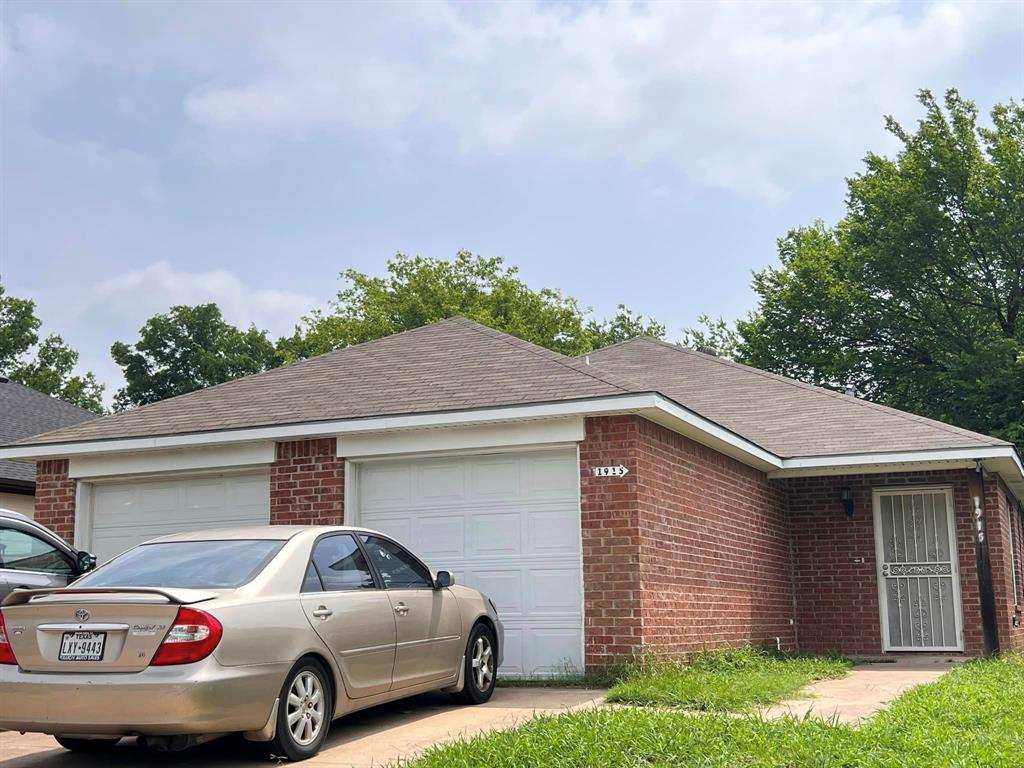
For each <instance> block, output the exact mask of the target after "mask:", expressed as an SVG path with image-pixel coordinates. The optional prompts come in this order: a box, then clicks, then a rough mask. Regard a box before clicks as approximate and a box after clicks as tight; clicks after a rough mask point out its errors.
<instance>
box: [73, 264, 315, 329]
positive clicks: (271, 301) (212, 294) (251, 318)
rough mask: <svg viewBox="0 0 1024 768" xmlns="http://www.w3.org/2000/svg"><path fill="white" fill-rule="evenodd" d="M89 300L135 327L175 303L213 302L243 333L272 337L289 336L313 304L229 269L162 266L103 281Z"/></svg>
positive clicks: (299, 295) (301, 297)
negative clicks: (253, 328)
mask: <svg viewBox="0 0 1024 768" xmlns="http://www.w3.org/2000/svg"><path fill="white" fill-rule="evenodd" d="M91 295H92V303H93V304H102V305H103V306H104V307H105V308H106V311H107V312H109V313H113V314H118V315H121V316H123V317H125V318H126V319H128V318H131V319H132V320H136V321H137V322H138V325H141V324H142V322H144V321H145V320H146V319H147V318H149V317H151V316H152V315H153V314H155V313H157V312H165V311H166V310H167V309H168V307H170V306H172V305H174V304H205V303H209V302H213V303H216V304H217V305H219V306H220V309H221V312H222V313H223V314H224V318H225V320H227V321H228V322H230V323H232V324H234V325H237V326H239V327H242V328H245V327H248V326H249V324H250V323H254V324H255V325H256V326H257V327H258V328H262V329H265V330H268V331H269V332H270V335H271V337H275V336H278V335H283V334H287V333H290V332H291V331H292V329H293V328H294V326H295V324H296V323H297V322H298V321H299V319H300V318H301V317H302V316H303V315H305V314H307V313H308V312H309V311H310V310H311V309H313V307H314V306H316V305H317V303H318V301H317V299H315V298H314V297H312V296H307V295H305V294H302V293H296V292H294V291H282V290H278V289H275V288H257V287H253V286H250V285H248V284H247V283H246V282H245V281H244V280H242V278H240V277H239V276H238V275H237V274H235V273H234V272H230V271H228V270H224V269H213V270H210V271H208V272H188V271H183V270H177V269H175V268H174V267H172V266H171V265H170V264H168V263H167V262H165V261H159V262H156V263H155V264H150V265H149V266H148V267H145V268H144V269H140V270H132V271H130V272H125V273H123V274H120V275H117V276H116V277H112V278H109V279H106V280H103V281H101V282H99V283H98V284H97V285H96V286H95V288H94V289H93V290H92V291H91Z"/></svg>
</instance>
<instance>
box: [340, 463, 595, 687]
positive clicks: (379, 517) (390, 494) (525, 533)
mask: <svg viewBox="0 0 1024 768" xmlns="http://www.w3.org/2000/svg"><path fill="white" fill-rule="evenodd" d="M356 467H357V473H356V475H355V476H356V489H355V492H354V494H353V496H354V498H353V499H352V500H353V501H354V502H355V504H354V506H355V507H356V512H355V516H354V517H355V519H354V522H353V524H355V525H361V526H364V527H366V528H371V529H374V530H378V531H381V532H382V533H386V534H388V535H390V536H392V537H394V538H395V539H396V540H397V541H399V542H401V543H402V544H404V545H406V546H407V547H408V548H409V549H410V550H412V552H414V553H415V554H416V555H418V556H419V557H421V558H422V559H423V560H424V562H426V563H427V565H429V566H430V567H431V568H432V569H434V570H438V569H445V570H450V571H452V572H453V574H454V575H455V580H456V583H457V584H465V585H467V586H470V587H475V588H477V589H479V590H481V591H482V592H483V593H484V594H486V595H487V596H488V597H490V598H491V599H492V600H494V602H495V603H496V604H497V606H498V615H499V616H500V617H501V620H502V622H503V623H504V625H505V648H504V663H503V664H502V669H501V671H502V674H505V675H545V674H553V673H558V672H563V671H566V670H572V669H575V670H582V669H583V590H582V557H581V543H580V507H579V461H578V458H577V454H576V448H575V446H573V447H569V448H557V449H550V450H536V451H533V450H531V451H509V452H506V453H495V454H487V455H470V456H467V455H453V456H451V457H443V458H420V459H404V460H401V461H390V460H389V461H368V462H365V463H361V464H358V465H356Z"/></svg>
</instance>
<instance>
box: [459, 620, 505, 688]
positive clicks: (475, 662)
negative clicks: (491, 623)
mask: <svg viewBox="0 0 1024 768" xmlns="http://www.w3.org/2000/svg"><path fill="white" fill-rule="evenodd" d="M497 650H498V646H497V642H496V641H495V639H494V632H493V631H492V630H491V628H490V627H488V626H487V625H486V624H477V625H476V626H474V627H473V631H472V632H470V633H469V642H467V643H466V657H465V660H464V661H463V663H464V664H465V669H464V670H463V681H462V690H461V691H459V692H458V693H453V694H452V698H454V699H455V700H456V701H457V702H459V703H460V704H483V703H484V702H486V701H488V700H489V699H490V698H491V695H492V694H493V693H494V686H495V685H496V684H497V682H498V670H497V667H496V666H495V664H496V662H497V660H498V658H497Z"/></svg>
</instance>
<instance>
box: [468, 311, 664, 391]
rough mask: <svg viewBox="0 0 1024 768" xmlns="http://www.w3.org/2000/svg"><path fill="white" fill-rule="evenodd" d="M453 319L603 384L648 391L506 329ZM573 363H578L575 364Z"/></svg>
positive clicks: (617, 387) (625, 389)
mask: <svg viewBox="0 0 1024 768" xmlns="http://www.w3.org/2000/svg"><path fill="white" fill-rule="evenodd" d="M452 319H455V320H461V321H463V322H462V324H463V325H464V326H465V327H467V328H470V329H472V330H474V331H476V332H477V333H481V334H483V335H485V336H489V337H491V338H493V339H495V340H497V341H501V342H504V343H505V344H508V345H509V346H514V347H517V348H519V349H522V350H523V351H524V352H531V353H532V354H535V355H537V357H543V358H545V359H547V360H550V361H551V362H553V363H557V364H558V365H561V366H562V367H563V368H568V369H569V370H571V371H574V372H575V373H581V374H583V375H584V376H589V377H590V378H592V379H595V380H596V381H600V382H601V383H603V384H607V385H608V386H611V387H615V388H616V389H619V390H622V391H623V392H638V391H639V392H643V391H646V390H645V389H644V388H642V387H640V386H639V385H637V384H635V383H634V382H631V381H629V380H628V379H622V378H620V377H617V376H613V375H612V374H608V373H606V372H604V371H601V372H600V375H598V374H597V373H595V372H593V371H589V370H585V369H587V368H591V367H592V366H590V365H582V366H581V365H579V364H578V363H577V358H573V357H569V356H568V355H563V354H562V353H561V352H555V351H554V350H553V349H548V348H547V347H542V346H541V345H540V344H534V343H533V342H532V341H527V340H526V339H520V338H519V337H518V336H514V335H512V334H511V333H505V332H504V331H499V330H496V329H494V328H491V327H489V326H486V325H484V324H483V323H478V322H476V321H475V320H470V319H469V318H468V317H462V316H461V315H459V316H457V317H455V318H452ZM572 363H577V364H576V365H573V364H572ZM615 379H618V381H616V380H615ZM619 382H622V383H619Z"/></svg>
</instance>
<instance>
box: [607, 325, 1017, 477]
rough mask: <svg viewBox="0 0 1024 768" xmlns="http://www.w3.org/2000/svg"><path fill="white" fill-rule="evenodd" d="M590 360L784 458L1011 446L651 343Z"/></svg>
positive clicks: (625, 345)
mask: <svg viewBox="0 0 1024 768" xmlns="http://www.w3.org/2000/svg"><path fill="white" fill-rule="evenodd" d="M590 361H591V362H592V363H593V364H594V365H595V366H596V367H597V368H598V369H599V370H603V371H607V372H609V373H611V374H614V375H617V376H623V377H627V378H629V379H632V380H633V381H634V382H636V383H637V385H638V386H641V387H647V388H650V389H654V390H657V391H658V392H660V393H661V394H663V395H665V396H666V397H668V398H670V399H672V400H674V401H675V402H677V403H679V404H680V405H682V406H684V407H686V408H689V409H690V410H691V411H694V412H696V413H698V414H700V415H701V416H703V417H704V418H706V419H710V420H711V421H714V422H716V423H717V424H719V425H720V426H723V427H725V428H727V429H730V430H732V431H733V432H736V433H737V434H740V435H742V436H744V437H746V438H747V439H748V440H750V441H751V442H754V443H757V444H758V445H760V446H761V447H762V448H765V449H766V450H769V451H771V452H772V453H774V454H776V455H777V456H781V457H783V458H791V457H794V456H830V455H836V454H848V453H875V452H885V451H912V450H930V449H941V448H977V447H981V446H993V445H1010V443H1007V442H1005V441H1003V440H998V439H996V438H994V437H988V436H986V435H980V434H978V433H976V432H970V431H968V430H966V429H960V428H959V427H954V426H950V425H949V424H944V423H942V422H941V421H934V420H932V419H926V418H924V417H923V416H917V415H915V414H912V413H907V412H905V411H900V410H897V409H895V408H887V407H886V406H883V405H877V404H875V403H870V402H868V401H866V400H861V399H859V398H856V397H853V396H851V395H845V394H840V393H839V392H834V391H832V390H830V389H823V388H821V387H814V386H811V385H810V384H804V383H803V382H799V381H795V380H793V379H789V378H786V377H785V376H779V375H777V374H774V373H768V372H766V371H762V370H759V369H757V368H751V367H749V366H746V365H740V364H739V363H735V362H733V361H731V360H725V359H722V358H719V357H715V356H714V355H708V354H704V353H702V352H697V351H696V350H693V349H687V348H685V347H680V346H678V345H675V344H668V343H666V342H663V341H658V340H657V339H649V338H639V339H633V340H631V341H628V342H624V343H622V344H618V345H615V346H612V347H606V348H604V349H599V350H596V351H594V352H591V353H590Z"/></svg>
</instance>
